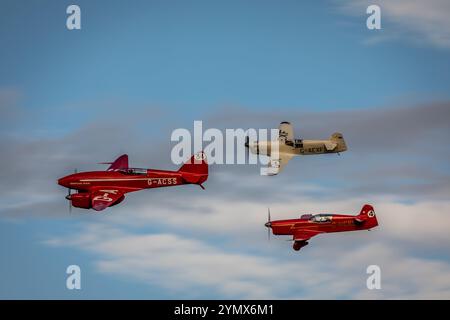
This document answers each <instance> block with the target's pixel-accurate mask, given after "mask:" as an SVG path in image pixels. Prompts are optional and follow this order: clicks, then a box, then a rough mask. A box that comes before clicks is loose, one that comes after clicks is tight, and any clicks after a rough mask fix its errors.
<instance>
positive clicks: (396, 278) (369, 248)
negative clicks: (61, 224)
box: [48, 198, 450, 299]
mask: <svg viewBox="0 0 450 320" xmlns="http://www.w3.org/2000/svg"><path fill="white" fill-rule="evenodd" d="M192 201H193V202H194V204H193V208H194V209H187V210H183V211H179V212H178V211H177V210H173V211H170V210H169V209H167V208H166V210H164V208H159V207H153V208H152V209H151V210H149V209H147V210H146V209H145V208H144V207H139V206H137V207H135V208H134V210H133V211H131V210H129V209H128V210H126V212H125V211H123V212H115V213H114V218H109V216H108V217H106V216H104V217H103V219H102V221H101V222H99V223H89V224H87V226H86V228H85V229H84V230H81V232H80V233H77V234H76V235H73V236H71V237H67V238H66V237H62V238H55V239H52V240H49V241H48V244H50V245H58V246H72V247H76V248H78V249H80V250H85V251H88V252H91V253H92V254H93V256H94V257H95V258H94V263H95V266H96V268H97V270H98V271H99V272H102V273H106V274H110V275H115V276H121V277H124V278H127V279H134V280H135V281H139V282H141V283H142V282H143V283H146V284H148V285H149V286H156V287H160V288H162V289H164V290H167V291H169V292H172V293H174V295H175V296H183V297H187V298H208V297H209V295H213V296H219V297H224V298H248V299H258V298H262V299H268V298H288V299H289V298H306V299H310V298H325V299H334V298H366V299H372V298H388V299H400V298H425V299H428V298H437V299H444V298H446V299H448V298H450V263H449V262H448V257H447V259H446V258H445V257H439V258H438V259H436V258H432V257H426V255H423V254H418V253H417V252H419V253H420V252H423V253H424V252H426V250H429V249H432V250H434V249H436V248H437V247H439V246H442V247H444V248H447V247H448V246H449V245H450V237H449V236H448V232H447V230H449V228H450V219H449V217H448V214H444V213H445V210H448V208H449V207H450V203H448V202H447V203H441V204H435V203H419V204H416V205H406V204H398V203H395V202H392V201H389V200H385V201H382V200H381V199H379V200H377V201H376V203H380V205H379V206H376V211H377V215H378V218H379V221H380V224H381V226H380V227H379V228H377V229H374V230H373V231H372V232H370V233H368V232H353V233H342V234H328V235H322V236H318V237H316V238H314V239H312V240H311V241H310V245H309V246H307V247H306V248H305V249H302V251H300V252H294V251H293V250H292V248H291V243H290V242H285V241H283V240H284V239H283V238H282V237H273V238H274V239H273V240H272V241H271V242H270V243H269V242H267V240H266V239H265V236H266V233H265V228H264V227H263V222H264V220H265V218H266V216H265V214H266V212H265V208H264V207H263V206H261V205H260V204H258V203H248V202H235V203H234V205H233V208H234V209H233V210H229V207H227V206H226V204H225V202H224V201H221V200H219V199H214V202H215V208H217V209H216V210H214V211H213V212H208V213H201V212H198V211H197V210H196V209H195V208H196V206H195V203H196V202H197V201H199V200H198V199H193V200H192ZM356 202H358V201H354V202H353V201H350V202H348V201H334V202H322V203H321V204H319V205H318V204H317V203H315V202H314V201H312V200H308V199H303V198H297V199H296V201H295V200H293V201H292V202H290V203H285V204H283V205H279V206H277V207H276V208H273V210H272V215H273V216H274V218H277V219H279V218H287V217H293V216H296V215H297V214H300V212H295V211H294V210H293V209H292V208H296V207H297V208H299V210H300V209H301V211H302V212H317V211H321V210H318V209H317V208H319V209H323V211H329V210H333V212H334V211H337V212H339V213H351V214H356V213H357V212H358V211H359V209H360V204H362V203H358V204H356ZM237 208H239V210H238V209H237ZM328 208H333V209H328ZM303 210H304V211H303ZM150 211H151V212H150ZM423 212H426V215H425V217H424V214H423ZM428 218H429V219H430V220H429V222H428V221H427V219H428ZM436 219H438V220H439V224H437V223H436ZM125 221H128V223H125ZM129 221H133V223H129ZM152 222H162V223H161V224H160V225H159V226H158V229H159V231H155V232H149V231H145V230H144V231H143V230H142V226H145V225H150V224H151V223H152ZM139 226H141V227H139ZM138 230H139V231H138ZM161 230H163V231H161ZM180 230H181V231H193V232H192V233H191V234H190V235H188V236H184V235H175V233H174V232H177V233H178V234H180V233H181V234H182V233H183V232H179V231H180ZM219 237H220V238H221V239H223V241H217V238H219ZM211 239H213V240H212V241H211ZM437 242H439V243H438V246H436V244H437ZM411 248H412V249H414V250H410V249H411ZM370 264H377V265H379V266H380V267H381V269H382V290H380V291H376V290H374V291H369V290H368V289H367V288H366V278H367V275H366V273H365V271H366V267H367V266H368V265H370Z"/></svg>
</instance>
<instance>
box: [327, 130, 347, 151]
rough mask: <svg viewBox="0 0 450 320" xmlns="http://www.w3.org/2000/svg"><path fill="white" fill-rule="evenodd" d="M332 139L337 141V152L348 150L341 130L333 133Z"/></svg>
mask: <svg viewBox="0 0 450 320" xmlns="http://www.w3.org/2000/svg"><path fill="white" fill-rule="evenodd" d="M330 140H331V141H333V142H335V143H337V152H344V151H346V150H347V144H346V143H345V140H344V136H343V135H342V133H340V132H335V133H333V134H332V135H331V137H330Z"/></svg>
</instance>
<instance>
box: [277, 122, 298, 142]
mask: <svg viewBox="0 0 450 320" xmlns="http://www.w3.org/2000/svg"><path fill="white" fill-rule="evenodd" d="M278 130H279V133H280V137H285V138H286V140H288V141H294V129H293V128H292V124H290V123H289V122H286V121H283V122H282V123H280V126H279V127H278Z"/></svg>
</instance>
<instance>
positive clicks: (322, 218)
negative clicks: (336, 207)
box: [309, 214, 333, 223]
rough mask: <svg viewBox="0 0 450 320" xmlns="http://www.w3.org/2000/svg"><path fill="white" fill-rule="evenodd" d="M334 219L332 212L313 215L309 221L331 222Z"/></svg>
mask: <svg viewBox="0 0 450 320" xmlns="http://www.w3.org/2000/svg"><path fill="white" fill-rule="evenodd" d="M332 219H333V216H332V215H331V214H316V215H314V216H312V217H311V218H310V219H309V221H311V222H317V223H324V222H331V220H332Z"/></svg>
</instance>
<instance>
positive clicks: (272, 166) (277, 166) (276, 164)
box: [267, 153, 293, 176]
mask: <svg viewBox="0 0 450 320" xmlns="http://www.w3.org/2000/svg"><path fill="white" fill-rule="evenodd" d="M292 157H293V155H292V154H289V153H280V154H279V157H278V158H274V157H273V156H271V157H270V160H269V164H268V168H267V169H268V174H269V175H271V176H273V175H276V174H278V173H280V172H281V170H283V168H284V166H285V165H286V164H287V163H288V162H289V160H291V159H292Z"/></svg>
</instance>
